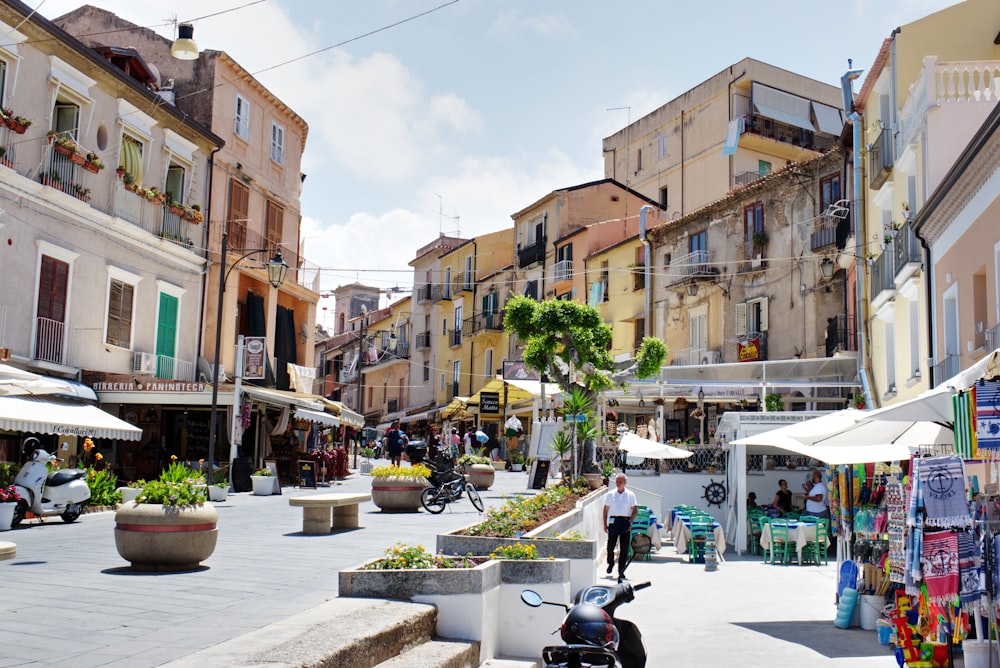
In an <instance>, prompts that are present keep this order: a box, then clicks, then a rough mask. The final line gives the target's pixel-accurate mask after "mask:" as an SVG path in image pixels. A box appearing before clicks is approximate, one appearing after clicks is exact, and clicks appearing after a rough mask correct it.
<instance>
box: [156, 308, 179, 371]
mask: <svg viewBox="0 0 1000 668" xmlns="http://www.w3.org/2000/svg"><path fill="white" fill-rule="evenodd" d="M176 343H177V297H174V296H173V295H168V294H166V293H163V292H161V293H160V312H159V315H158V317H157V320H156V354H157V355H163V356H164V357H173V356H174V351H175V346H176Z"/></svg>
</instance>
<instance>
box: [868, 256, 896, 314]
mask: <svg viewBox="0 0 1000 668" xmlns="http://www.w3.org/2000/svg"><path fill="white" fill-rule="evenodd" d="M895 256H896V254H895V252H894V251H893V248H892V245H891V244H890V245H889V247H887V248H886V249H885V250H884V251H883V252H882V254H881V255H879V256H878V257H877V258H875V260H874V261H873V262H872V285H871V301H872V307H873V308H878V307H879V306H881V305H882V304H883V303H885V301H886V300H888V299H892V297H893V296H894V295H895V294H896V280H895V279H896V267H895V265H896V261H895V260H896V257H895Z"/></svg>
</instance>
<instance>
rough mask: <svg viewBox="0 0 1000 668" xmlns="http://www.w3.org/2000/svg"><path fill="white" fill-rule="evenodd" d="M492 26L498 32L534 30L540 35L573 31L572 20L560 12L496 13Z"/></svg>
mask: <svg viewBox="0 0 1000 668" xmlns="http://www.w3.org/2000/svg"><path fill="white" fill-rule="evenodd" d="M493 28H494V29H495V30H497V31H499V32H504V33H517V32H523V31H529V32H536V33H539V34H541V35H557V34H568V33H572V32H573V24H572V22H571V21H570V20H569V19H568V18H566V17H565V16H564V15H562V14H535V15H532V16H523V15H522V14H521V13H520V12H518V11H504V12H500V13H499V14H497V17H496V19H495V20H494V22H493Z"/></svg>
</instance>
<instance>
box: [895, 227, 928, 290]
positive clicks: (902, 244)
mask: <svg viewBox="0 0 1000 668" xmlns="http://www.w3.org/2000/svg"><path fill="white" fill-rule="evenodd" d="M892 248H893V258H894V260H895V263H896V269H895V271H896V273H895V274H894V277H895V275H898V274H899V273H901V272H902V271H903V270H904V269H906V268H907V266H908V265H918V266H919V265H920V262H921V259H922V258H921V253H920V242H919V241H918V240H917V233H916V232H914V231H913V226H912V224H911V223H910V221H907V222H906V224H905V225H903V226H902V228H900V229H899V230H898V231H897V232H896V236H895V238H893V240H892Z"/></svg>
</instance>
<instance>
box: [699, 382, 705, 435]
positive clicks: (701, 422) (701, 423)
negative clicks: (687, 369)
mask: <svg viewBox="0 0 1000 668" xmlns="http://www.w3.org/2000/svg"><path fill="white" fill-rule="evenodd" d="M698 411H699V412H700V413H701V417H700V418H698V441H699V442H700V443H701V444H702V445H705V388H699V390H698Z"/></svg>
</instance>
